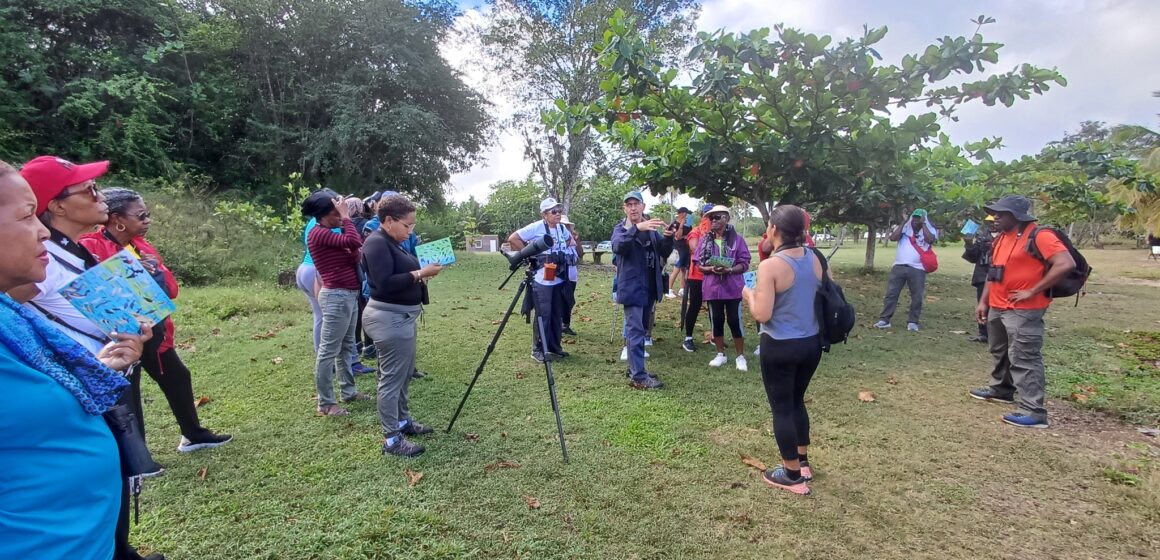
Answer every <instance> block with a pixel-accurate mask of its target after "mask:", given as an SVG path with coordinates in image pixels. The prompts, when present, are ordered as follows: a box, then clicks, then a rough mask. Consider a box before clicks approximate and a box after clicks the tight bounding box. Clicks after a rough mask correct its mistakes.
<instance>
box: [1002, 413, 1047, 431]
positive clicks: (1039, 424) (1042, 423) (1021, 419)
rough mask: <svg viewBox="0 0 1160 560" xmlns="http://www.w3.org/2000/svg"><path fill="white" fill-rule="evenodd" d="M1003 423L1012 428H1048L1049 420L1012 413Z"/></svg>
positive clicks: (1004, 418) (1004, 417) (1005, 417)
mask: <svg viewBox="0 0 1160 560" xmlns="http://www.w3.org/2000/svg"><path fill="white" fill-rule="evenodd" d="M1003 421H1004V422H1006V423H1008V424H1011V425H1012V426H1019V427H1020V428H1046V427H1047V420H1040V419H1038V418H1035V417H1034V416H1028V415H1026V414H1022V413H1019V412H1012V413H1011V414H1007V415H1005V416H1003Z"/></svg>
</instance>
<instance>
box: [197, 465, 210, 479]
mask: <svg viewBox="0 0 1160 560" xmlns="http://www.w3.org/2000/svg"><path fill="white" fill-rule="evenodd" d="M207 474H209V467H202V468H200V469H197V479H198V480H205V475H207Z"/></svg>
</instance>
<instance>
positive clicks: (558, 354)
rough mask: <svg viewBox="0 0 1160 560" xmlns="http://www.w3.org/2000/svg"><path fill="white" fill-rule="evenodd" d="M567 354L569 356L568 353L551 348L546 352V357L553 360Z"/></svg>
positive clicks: (564, 356)
mask: <svg viewBox="0 0 1160 560" xmlns="http://www.w3.org/2000/svg"><path fill="white" fill-rule="evenodd" d="M568 356H571V354H569V353H567V352H565V351H563V350H553V351H551V352H548V357H549V358H551V359H552V360H553V361H555V360H559V359H563V358H567V357H568Z"/></svg>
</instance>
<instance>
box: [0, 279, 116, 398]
mask: <svg viewBox="0 0 1160 560" xmlns="http://www.w3.org/2000/svg"><path fill="white" fill-rule="evenodd" d="M0 344H3V345H4V346H7V347H8V349H9V350H10V351H12V353H13V354H15V355H16V357H17V358H18V359H20V361H22V362H24V363H25V364H27V365H28V366H29V367H32V368H33V369H35V370H37V371H40V372H43V373H44V374H45V375H48V376H49V377H51V378H53V379H54V380H56V382H57V383H60V384H61V386H62V387H64V388H65V389H68V392H70V393H72V395H73V396H74V397H76V399H77V402H79V403H81V407H82V408H84V409H85V412H87V413H88V414H91V415H93V416H99V415H101V414H104V412H105V411H106V410H108V409H109V407H111V406H113V405H114V404H116V403H117V399H118V398H120V396H121V393H122V392H123V391H124V389H125V387H128V386H129V382H128V381H127V380H126V379H125V378H124V377H121V376H120V375H118V374H117V372H115V371H113V370H111V369H109V368H108V367H106V366H105V365H104V364H102V363H101V362H99V361H97V359H96V358H95V357H94V356H93V355H92V353H90V352H89V351H88V349H86V348H85V347H83V346H81V345H80V344H77V342H76V341H74V340H73V339H71V338H69V336H68V335H66V334H64V333H63V332H61V331H60V330H59V329H57V328H56V327H55V326H53V325H51V324H49V322H48V321H46V320H44V319H42V318H41V317H39V316H37V315H36V314H35V313H33V312H31V311H29V310H28V309H26V308H24V306H22V305H20V304H18V303H16V302H15V301H13V300H12V298H10V297H8V296H7V295H4V294H0Z"/></svg>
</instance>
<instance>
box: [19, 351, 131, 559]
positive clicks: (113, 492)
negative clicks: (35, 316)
mask: <svg viewBox="0 0 1160 560" xmlns="http://www.w3.org/2000/svg"><path fill="white" fill-rule="evenodd" d="M0 391H3V393H4V397H5V400H6V401H7V402H8V403H9V406H4V407H0V457H3V458H4V467H3V468H2V469H0V558H70V559H73V558H75V559H78V560H88V559H94V560H97V559H99V560H109V558H112V557H113V529H114V528H115V527H116V526H117V514H118V513H119V512H120V507H121V460H120V457H119V455H118V453H117V442H116V440H114V439H113V434H112V433H111V432H109V426H108V425H107V424H105V420H104V418H102V417H100V416H93V415H91V414H88V413H86V412H85V411H84V409H83V408H81V404H80V403H79V402H77V399H76V397H74V396H73V395H72V393H70V392H69V391H68V390H67V389H65V388H64V387H62V386H61V385H60V383H57V381H56V380H54V379H53V378H51V377H49V376H48V375H47V374H45V373H42V372H39V371H36V370H34V369H32V368H31V367H29V366H28V365H26V364H24V362H22V361H20V360H19V359H18V358H16V356H15V355H13V354H12V352H11V351H10V350H9V349H8V347H7V346H4V345H3V344H0Z"/></svg>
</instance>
